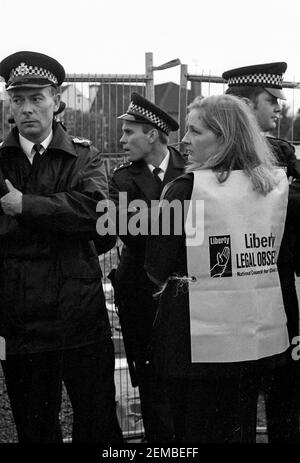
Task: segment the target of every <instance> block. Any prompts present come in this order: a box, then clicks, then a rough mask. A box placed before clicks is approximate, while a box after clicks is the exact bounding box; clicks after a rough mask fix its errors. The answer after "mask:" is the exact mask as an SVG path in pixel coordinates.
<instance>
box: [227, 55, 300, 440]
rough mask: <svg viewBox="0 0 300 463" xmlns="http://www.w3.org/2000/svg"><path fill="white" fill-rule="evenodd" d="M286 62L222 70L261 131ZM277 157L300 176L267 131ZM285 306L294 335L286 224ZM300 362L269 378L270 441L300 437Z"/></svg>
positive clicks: (288, 149)
mask: <svg viewBox="0 0 300 463" xmlns="http://www.w3.org/2000/svg"><path fill="white" fill-rule="evenodd" d="M286 68H287V64H286V63H284V62H276V63H268V64H259V65H252V66H245V67H241V68H236V69H231V70H229V71H226V72H224V73H223V75H222V77H223V78H224V79H225V80H227V83H228V89H227V90H226V93H227V94H231V95H235V96H238V97H241V98H243V99H244V100H245V101H246V102H247V103H248V104H249V106H250V107H251V108H252V110H253V114H254V115H255V117H256V119H257V121H258V123H259V125H260V127H261V130H262V132H264V133H265V134H266V136H267V133H268V132H269V131H270V130H273V129H275V128H276V124H277V120H278V118H279V114H280V107H279V104H278V100H279V99H280V100H285V99H286V98H285V96H284V93H283V91H282V82H283V73H284V72H285V71H286ZM267 139H268V141H269V143H270V145H271V147H272V151H273V153H274V155H275V158H276V160H277V163H278V165H279V166H280V167H283V168H284V169H285V171H286V174H287V176H288V177H293V178H296V179H298V178H300V161H299V160H298V159H297V158H296V156H295V149H294V146H293V145H292V144H291V143H289V142H287V141H286V140H282V139H279V138H274V137H270V136H267ZM277 264H278V272H279V277H280V283H281V289H282V296H283V302H284V307H285V311H286V315H287V326H288V332H289V338H290V341H291V342H293V339H294V342H295V339H296V338H295V337H296V336H298V335H299V307H298V299H297V293H296V287H295V265H296V234H295V232H294V230H293V229H292V227H291V226H290V224H289V223H287V224H286V229H285V234H284V237H283V240H282V244H281V248H280V253H279V256H278V262H277ZM298 369H299V367H298V364H297V362H295V361H293V360H292V357H291V356H290V355H289V358H288V360H287V365H286V366H284V367H281V368H278V369H277V370H276V372H275V373H274V374H273V376H272V378H266V383H267V389H266V391H267V392H266V414H267V427H268V438H269V442H299V439H300V433H299V413H300V396H299V392H298V388H299V384H298V376H299V372H298Z"/></svg>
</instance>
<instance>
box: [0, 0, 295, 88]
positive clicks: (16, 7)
mask: <svg viewBox="0 0 300 463" xmlns="http://www.w3.org/2000/svg"><path fill="white" fill-rule="evenodd" d="M0 13H1V36H2V39H1V55H0V58H2V57H5V56H6V55H8V54H10V53H13V52H15V51H19V50H26V49H27V50H34V51H40V52H43V53H46V54H49V55H51V56H53V57H55V58H56V59H58V60H59V61H60V62H61V63H62V64H63V65H64V67H65V69H66V71H67V72H69V73H73V72H78V73H81V72H82V73H139V74H140V73H143V72H144V61H145V52H147V51H151V52H153V54H154V65H159V64H161V63H163V62H165V61H169V60H171V59H174V58H180V60H181V62H182V63H185V64H188V66H189V72H193V73H194V72H196V73H202V72H203V73H207V74H209V73H211V74H212V75H214V74H216V75H220V74H221V73H222V72H223V71H224V70H225V69H230V68H232V67H239V66H243V65H247V64H254V63H264V62H272V61H286V62H287V63H288V70H287V73H286V75H285V79H286V80H295V81H297V82H300V14H299V13H300V1H299V0H285V1H282V0H281V1H279V0H248V2H247V1H242V0H226V1H224V0H205V1H203V0H83V1H79V0H73V1H67V0H51V1H49V0H47V1H45V0H26V1H24V0H1V1H0ZM178 78H179V68H175V69H174V70H169V71H160V72H156V73H155V81H156V82H162V81H168V80H173V81H178ZM297 93H298V92H297ZM299 94H300V90H299Z"/></svg>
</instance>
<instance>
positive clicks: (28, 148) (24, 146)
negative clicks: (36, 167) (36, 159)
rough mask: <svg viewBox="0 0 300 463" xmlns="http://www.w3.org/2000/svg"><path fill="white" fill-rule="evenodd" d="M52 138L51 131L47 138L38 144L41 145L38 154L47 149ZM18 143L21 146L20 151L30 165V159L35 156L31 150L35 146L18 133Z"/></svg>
mask: <svg viewBox="0 0 300 463" xmlns="http://www.w3.org/2000/svg"><path fill="white" fill-rule="evenodd" d="M52 138H53V131H52V130H51V132H50V134H49V135H48V137H47V138H45V140H43V141H42V142H41V143H40V145H41V150H40V154H43V153H44V152H45V151H46V149H47V148H48V146H49V145H50V143H51V140H52ZM19 141H20V146H21V148H22V150H23V151H24V153H25V154H26V156H27V157H28V159H29V161H30V162H31V163H32V159H33V156H34V154H35V151H34V150H33V146H34V145H35V143H33V142H32V141H30V140H28V139H27V138H25V137H23V135H21V134H20V133H19Z"/></svg>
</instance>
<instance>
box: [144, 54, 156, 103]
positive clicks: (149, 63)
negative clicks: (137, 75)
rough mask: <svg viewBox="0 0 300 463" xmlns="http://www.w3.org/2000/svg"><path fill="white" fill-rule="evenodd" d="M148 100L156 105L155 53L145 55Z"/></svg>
mask: <svg viewBox="0 0 300 463" xmlns="http://www.w3.org/2000/svg"><path fill="white" fill-rule="evenodd" d="M145 68H146V69H145V76H146V95H145V96H146V98H147V99H148V100H150V101H152V102H153V103H154V78H153V53H145Z"/></svg>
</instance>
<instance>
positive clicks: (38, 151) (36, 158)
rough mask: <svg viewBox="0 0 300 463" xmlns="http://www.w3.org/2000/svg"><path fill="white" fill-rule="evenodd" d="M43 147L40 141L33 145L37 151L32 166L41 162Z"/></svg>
mask: <svg viewBox="0 0 300 463" xmlns="http://www.w3.org/2000/svg"><path fill="white" fill-rule="evenodd" d="M41 148H42V145H40V144H39V143H37V144H35V145H33V150H34V151H35V153H34V155H33V158H32V167H34V166H37V164H38V163H39V160H40V156H41Z"/></svg>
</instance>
